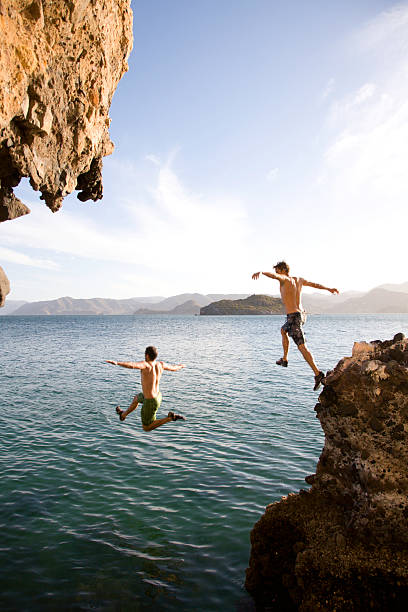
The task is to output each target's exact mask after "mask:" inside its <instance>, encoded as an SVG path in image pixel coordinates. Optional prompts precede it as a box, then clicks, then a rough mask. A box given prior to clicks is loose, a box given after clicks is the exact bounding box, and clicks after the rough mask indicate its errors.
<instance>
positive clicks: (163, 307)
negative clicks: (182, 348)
mask: <svg viewBox="0 0 408 612" xmlns="http://www.w3.org/2000/svg"><path fill="white" fill-rule="evenodd" d="M244 297H248V294H247V293H244V294H228V293H221V294H209V295H204V294H202V293H180V294H179V295H173V296H171V297H168V298H166V299H164V300H162V301H160V302H157V303H156V304H145V306H144V307H143V308H142V309H141V310H140V311H138V312H135V314H152V312H151V311H156V312H157V314H159V313H160V314H177V313H175V312H173V311H174V308H176V307H178V306H182V305H183V304H185V303H186V302H189V301H193V302H196V303H197V304H198V305H199V306H207V304H210V303H211V302H213V301H214V300H222V299H231V300H236V299H238V298H244ZM147 311H149V313H148V312H147ZM178 314H181V313H178ZM186 314H197V313H196V312H191V313H186Z"/></svg>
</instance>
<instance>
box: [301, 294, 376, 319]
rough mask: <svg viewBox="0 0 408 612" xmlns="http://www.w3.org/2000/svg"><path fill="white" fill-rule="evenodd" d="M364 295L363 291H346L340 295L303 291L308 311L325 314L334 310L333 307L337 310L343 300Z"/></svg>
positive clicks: (303, 301) (305, 307) (304, 306)
mask: <svg viewBox="0 0 408 612" xmlns="http://www.w3.org/2000/svg"><path fill="white" fill-rule="evenodd" d="M363 295H364V292H363V291H345V292H344V293H339V294H338V295H334V294H331V293H327V292H326V291H322V292H321V293H303V294H302V303H303V308H304V309H305V311H306V312H308V313H310V314H323V313H325V312H328V311H329V310H330V312H333V309H336V312H337V308H338V306H339V305H340V304H343V302H345V301H347V300H349V299H351V298H358V297H360V296H363Z"/></svg>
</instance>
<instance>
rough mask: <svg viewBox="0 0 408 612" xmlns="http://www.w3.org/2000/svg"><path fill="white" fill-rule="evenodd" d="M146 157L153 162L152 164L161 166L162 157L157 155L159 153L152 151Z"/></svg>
mask: <svg viewBox="0 0 408 612" xmlns="http://www.w3.org/2000/svg"><path fill="white" fill-rule="evenodd" d="M145 159H146V160H147V161H150V162H152V164H153V165H155V166H160V164H161V162H160V158H159V157H157V155H153V154H152V153H150V154H149V155H146V156H145Z"/></svg>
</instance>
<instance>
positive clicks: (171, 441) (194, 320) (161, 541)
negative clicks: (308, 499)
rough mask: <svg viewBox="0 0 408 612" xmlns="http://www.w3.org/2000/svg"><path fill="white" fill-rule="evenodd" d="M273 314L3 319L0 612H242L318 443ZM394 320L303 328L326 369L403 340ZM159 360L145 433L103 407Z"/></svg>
mask: <svg viewBox="0 0 408 612" xmlns="http://www.w3.org/2000/svg"><path fill="white" fill-rule="evenodd" d="M281 324H282V318H281V317H175V316H174V317H170V316H154V317H127V316H121V317H70V316H66V317H4V316H3V317H0V347H1V351H0V390H1V394H0V397H1V400H0V407H1V410H0V420H1V430H0V431H1V433H0V461H1V474H0V485H1V487H0V513H1V514H0V526H1V534H2V535H1V543H0V563H1V574H0V591H1V595H0V605H1V609H2V610H30V611H36V610H41V611H43V610H56V609H60V610H71V609H72V610H104V611H105V610H155V611H156V610H158V611H160V610H166V611H167V610H169V611H172V610H179V611H180V610H189V611H190V610H203V611H204V610H205V611H210V610H220V609H223V610H225V611H227V610H238V611H247V610H253V605H252V600H251V598H250V597H249V596H248V595H247V594H246V592H245V590H244V588H243V584H244V579H245V568H246V567H247V564H248V558H249V552H250V541H249V535H250V530H251V528H252V527H253V525H254V523H255V522H256V521H257V520H258V519H259V518H260V516H261V515H262V513H263V512H264V509H265V506H266V505H267V504H269V503H271V502H273V501H276V500H278V499H279V498H280V497H281V496H282V495H286V494H288V493H289V492H291V491H298V490H299V489H300V488H306V485H305V482H304V476H306V475H307V474H310V473H313V472H314V468H315V465H316V461H317V459H318V457H319V454H320V452H321V449H322V445H323V434H322V431H321V428H320V424H319V422H318V421H317V419H316V418H315V413H314V411H313V407H314V405H315V403H316V400H317V396H318V394H317V393H314V392H313V391H312V385H313V379H312V374H311V371H310V370H309V368H308V366H307V365H306V364H305V362H304V361H303V360H302V359H301V356H300V355H299V354H298V352H297V350H296V349H293V348H292V350H291V353H290V355H289V358H290V364H289V368H287V369H286V370H284V369H282V368H278V367H277V366H275V365H274V362H275V359H276V358H278V357H279V356H280V354H281V348H280V333H279V328H280V326H281ZM407 328H408V315H371V316H370V315H364V316H363V315H359V316H350V315H346V316H340V315H333V316H312V317H309V321H308V322H307V324H306V336H307V341H308V344H309V347H310V348H311V350H312V352H313V353H314V355H315V358H316V360H317V362H318V364H319V365H320V367H321V368H322V369H324V370H327V369H331V368H332V367H334V365H335V364H336V363H337V361H338V360H339V359H340V358H341V357H343V356H345V355H350V354H351V349H352V345H353V342H354V341H355V340H368V341H369V340H374V339H387V338H392V337H393V336H394V334H395V333H397V332H400V331H403V332H405V333H407ZM148 344H155V345H156V346H158V348H159V356H160V358H161V359H163V360H164V361H168V362H170V363H172V362H173V363H179V362H183V363H186V364H187V366H188V367H187V368H186V369H185V370H182V371H181V372H177V373H170V372H167V373H165V374H164V376H163V379H162V385H161V390H162V393H163V404H162V407H161V409H160V411H159V412H160V413H161V415H165V414H167V411H168V410H176V411H179V412H181V413H182V414H184V415H185V416H186V417H187V419H188V420H187V421H186V422H176V423H169V424H168V425H165V426H163V427H162V428H160V429H158V430H156V431H155V432H152V433H145V432H143V430H142V429H141V426H140V416H139V413H136V412H135V413H133V414H132V415H131V416H130V417H129V418H128V420H127V421H126V422H125V423H123V424H120V423H119V421H118V419H117V416H116V414H115V412H114V406H115V405H116V404H120V405H121V406H123V407H125V406H127V405H128V404H129V403H130V401H131V399H132V397H133V395H134V394H135V393H137V392H138V391H139V390H140V382H139V379H140V374H139V373H138V372H135V371H131V370H125V369H123V368H119V367H115V366H110V365H108V364H105V363H104V360H105V359H119V360H138V359H140V358H142V357H143V352H144V348H145V346H147V345H148Z"/></svg>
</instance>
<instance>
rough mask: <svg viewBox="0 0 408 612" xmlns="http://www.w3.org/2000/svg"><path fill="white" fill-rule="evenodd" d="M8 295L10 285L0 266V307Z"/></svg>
mask: <svg viewBox="0 0 408 612" xmlns="http://www.w3.org/2000/svg"><path fill="white" fill-rule="evenodd" d="M9 293H10V283H9V279H8V278H7V276H6V273H5V272H4V270H3V268H2V267H1V266H0V306H3V304H4V301H5V299H6V295H8V294H9Z"/></svg>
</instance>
